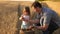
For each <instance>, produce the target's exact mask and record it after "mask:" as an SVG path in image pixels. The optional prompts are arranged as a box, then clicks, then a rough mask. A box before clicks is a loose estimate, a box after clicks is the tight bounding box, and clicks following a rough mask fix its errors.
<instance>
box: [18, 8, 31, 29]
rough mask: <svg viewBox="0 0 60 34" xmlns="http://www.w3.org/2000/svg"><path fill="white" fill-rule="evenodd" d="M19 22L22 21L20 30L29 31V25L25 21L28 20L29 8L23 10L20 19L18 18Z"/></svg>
mask: <svg viewBox="0 0 60 34" xmlns="http://www.w3.org/2000/svg"><path fill="white" fill-rule="evenodd" d="M19 19H20V20H22V25H21V29H22V30H23V29H30V25H31V24H30V23H29V22H27V21H25V19H26V20H29V19H30V9H29V7H25V8H24V10H23V14H22V15H21V17H20V18H19Z"/></svg>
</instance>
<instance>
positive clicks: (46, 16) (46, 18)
mask: <svg viewBox="0 0 60 34" xmlns="http://www.w3.org/2000/svg"><path fill="white" fill-rule="evenodd" d="M43 19H44V20H43V25H42V26H39V27H37V28H38V29H41V30H44V31H45V30H46V29H47V28H48V26H49V23H50V20H51V14H49V13H45V14H44V18H43ZM40 22H42V19H40Z"/></svg>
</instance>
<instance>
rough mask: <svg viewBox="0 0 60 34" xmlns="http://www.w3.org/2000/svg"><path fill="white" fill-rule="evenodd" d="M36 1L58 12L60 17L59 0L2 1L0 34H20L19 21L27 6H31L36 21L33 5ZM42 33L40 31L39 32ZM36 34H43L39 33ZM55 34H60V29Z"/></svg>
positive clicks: (0, 6)
mask: <svg viewBox="0 0 60 34" xmlns="http://www.w3.org/2000/svg"><path fill="white" fill-rule="evenodd" d="M34 1H39V2H41V4H42V6H45V7H48V8H51V9H52V10H54V11H56V13H57V14H58V15H59V17H60V1H59V0H32V1H21V0H0V34H19V33H20V26H21V21H20V20H19V17H20V15H21V14H22V10H23V8H24V7H25V6H29V7H30V10H31V18H32V19H35V17H34V16H35V15H36V13H34V12H33V10H32V8H31V4H32V3H33V2H34ZM38 32H40V31H38ZM36 34H41V33H37V31H36ZM53 34H60V28H59V29H58V30H56V31H55V32H54V33H53Z"/></svg>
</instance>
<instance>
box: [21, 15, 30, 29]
mask: <svg viewBox="0 0 60 34" xmlns="http://www.w3.org/2000/svg"><path fill="white" fill-rule="evenodd" d="M22 17H23V18H24V19H26V20H29V18H30V16H29V15H22ZM29 26H30V23H29V22H27V21H22V25H21V29H28V27H29Z"/></svg>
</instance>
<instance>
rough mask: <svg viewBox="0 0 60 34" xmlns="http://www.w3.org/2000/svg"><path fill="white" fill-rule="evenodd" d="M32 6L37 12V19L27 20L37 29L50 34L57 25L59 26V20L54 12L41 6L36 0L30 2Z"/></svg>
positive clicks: (44, 33)
mask: <svg viewBox="0 0 60 34" xmlns="http://www.w3.org/2000/svg"><path fill="white" fill-rule="evenodd" d="M32 7H33V8H34V10H35V12H36V13H37V19H36V20H28V21H29V22H31V23H33V24H35V25H36V26H35V27H36V28H37V29H40V30H42V32H43V34H52V33H53V32H54V30H56V29H57V28H58V25H59V26H60V20H59V17H58V15H57V14H56V12H54V11H53V10H51V9H49V8H46V7H42V5H41V4H40V3H39V2H37V1H35V2H34V3H33V4H32ZM57 24H58V25H57Z"/></svg>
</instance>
